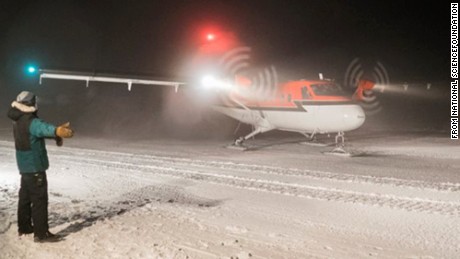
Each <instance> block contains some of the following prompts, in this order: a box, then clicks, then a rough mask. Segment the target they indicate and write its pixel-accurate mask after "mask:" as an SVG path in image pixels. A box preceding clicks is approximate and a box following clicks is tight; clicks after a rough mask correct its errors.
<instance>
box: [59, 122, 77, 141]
mask: <svg viewBox="0 0 460 259" xmlns="http://www.w3.org/2000/svg"><path fill="white" fill-rule="evenodd" d="M56 136H58V137H61V138H71V137H73V130H72V129H71V128H70V122H67V123H64V124H62V125H60V126H59V127H57V128H56Z"/></svg>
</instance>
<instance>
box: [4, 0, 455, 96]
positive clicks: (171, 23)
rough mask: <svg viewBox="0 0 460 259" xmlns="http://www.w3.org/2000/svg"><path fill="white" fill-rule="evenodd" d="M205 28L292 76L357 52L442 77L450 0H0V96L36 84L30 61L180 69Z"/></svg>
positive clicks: (342, 63)
mask: <svg viewBox="0 0 460 259" xmlns="http://www.w3.org/2000/svg"><path fill="white" fill-rule="evenodd" d="M208 26H214V27H218V28H220V30H221V31H227V32H232V33H233V34H235V35H237V37H238V38H239V40H240V41H241V42H242V43H243V44H245V45H248V46H251V47H252V48H253V50H254V53H255V56H257V58H258V60H259V62H261V63H267V64H274V65H275V66H276V67H277V69H278V70H279V71H281V72H285V71H289V72H288V74H290V73H291V72H292V74H293V75H295V76H299V77H304V76H302V75H303V74H304V73H305V74H306V75H307V76H316V75H317V73H318V72H323V73H325V74H326V75H327V76H329V77H332V78H337V79H339V80H340V77H343V74H344V71H345V70H346V67H347V65H348V64H349V63H350V61H351V60H353V58H355V57H360V58H362V59H364V60H370V61H371V62H374V61H380V62H382V63H383V64H384V65H385V67H386V69H387V70H388V72H389V74H390V79H391V80H392V81H396V82H398V81H399V82H401V81H408V82H435V83H437V82H441V83H442V82H448V81H449V60H450V58H449V51H450V50H449V46H450V45H449V44H450V41H449V39H450V36H449V35H450V34H449V33H450V31H449V30H450V4H449V3H439V2H436V1H342V0H331V1H307V0H303V1H281V0H280V1H268V0H265V1H256V0H252V1H218V0H214V1H211V0H210V1H202V0H194V1H174V0H171V1H153V0H150V1H142V0H137V1H121V0H120V1H105V0H97V1H94V0H92V1H85V0H78V1H77V0H74V1H70V0H67V1H66V0H60V1H51V0H36V1H28V0H11V1H9V0H6V1H5V0H2V1H0V60H1V63H0V97H1V98H0V99H3V98H4V97H5V99H7V100H10V99H11V98H13V97H14V96H15V95H16V94H17V92H18V91H19V89H20V88H26V89H27V88H30V87H32V85H36V84H37V81H38V80H36V78H28V77H27V76H25V74H24V72H23V67H24V65H25V64H27V63H29V62H31V63H34V64H37V65H39V66H40V67H41V68H65V69H74V70H83V71H111V72H121V73H128V74H150V75H158V76H162V77H173V76H176V75H177V76H182V75H181V72H180V71H181V68H182V67H183V65H184V63H186V61H184V60H186V57H188V56H189V54H190V53H192V52H193V50H195V49H197V48H198V47H199V41H197V39H198V36H199V35H200V34H199V32H200V31H202V29H203V28H206V27H208ZM290 79H297V78H290ZM441 85H444V83H442V84H441ZM445 86H446V87H448V85H447V84H445ZM41 89H42V88H41ZM50 89H51V88H50ZM53 89H54V90H52V91H55V88H53ZM60 89H62V88H60ZM40 91H45V90H40ZM60 91H61V90H60ZM62 91H64V90H62ZM2 101H3V100H2Z"/></svg>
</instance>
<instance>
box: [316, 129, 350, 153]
mask: <svg viewBox="0 0 460 259" xmlns="http://www.w3.org/2000/svg"><path fill="white" fill-rule="evenodd" d="M323 154H326V155H336V156H345V157H352V156H354V155H353V153H351V152H349V151H347V150H345V133H344V132H343V131H340V132H338V133H337V136H335V148H334V149H332V150H331V151H326V152H323Z"/></svg>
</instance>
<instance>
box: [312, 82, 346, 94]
mask: <svg viewBox="0 0 460 259" xmlns="http://www.w3.org/2000/svg"><path fill="white" fill-rule="evenodd" d="M311 89H312V90H313V92H314V93H315V95H323V96H344V95H345V93H344V92H343V90H342V88H341V87H340V86H339V85H336V84H317V85H311Z"/></svg>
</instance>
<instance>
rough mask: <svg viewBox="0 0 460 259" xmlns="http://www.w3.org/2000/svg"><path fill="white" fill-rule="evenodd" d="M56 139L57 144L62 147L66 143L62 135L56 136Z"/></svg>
mask: <svg viewBox="0 0 460 259" xmlns="http://www.w3.org/2000/svg"><path fill="white" fill-rule="evenodd" d="M54 140H56V146H58V147H62V145H63V144H64V140H63V139H62V138H61V137H55V138H54Z"/></svg>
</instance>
